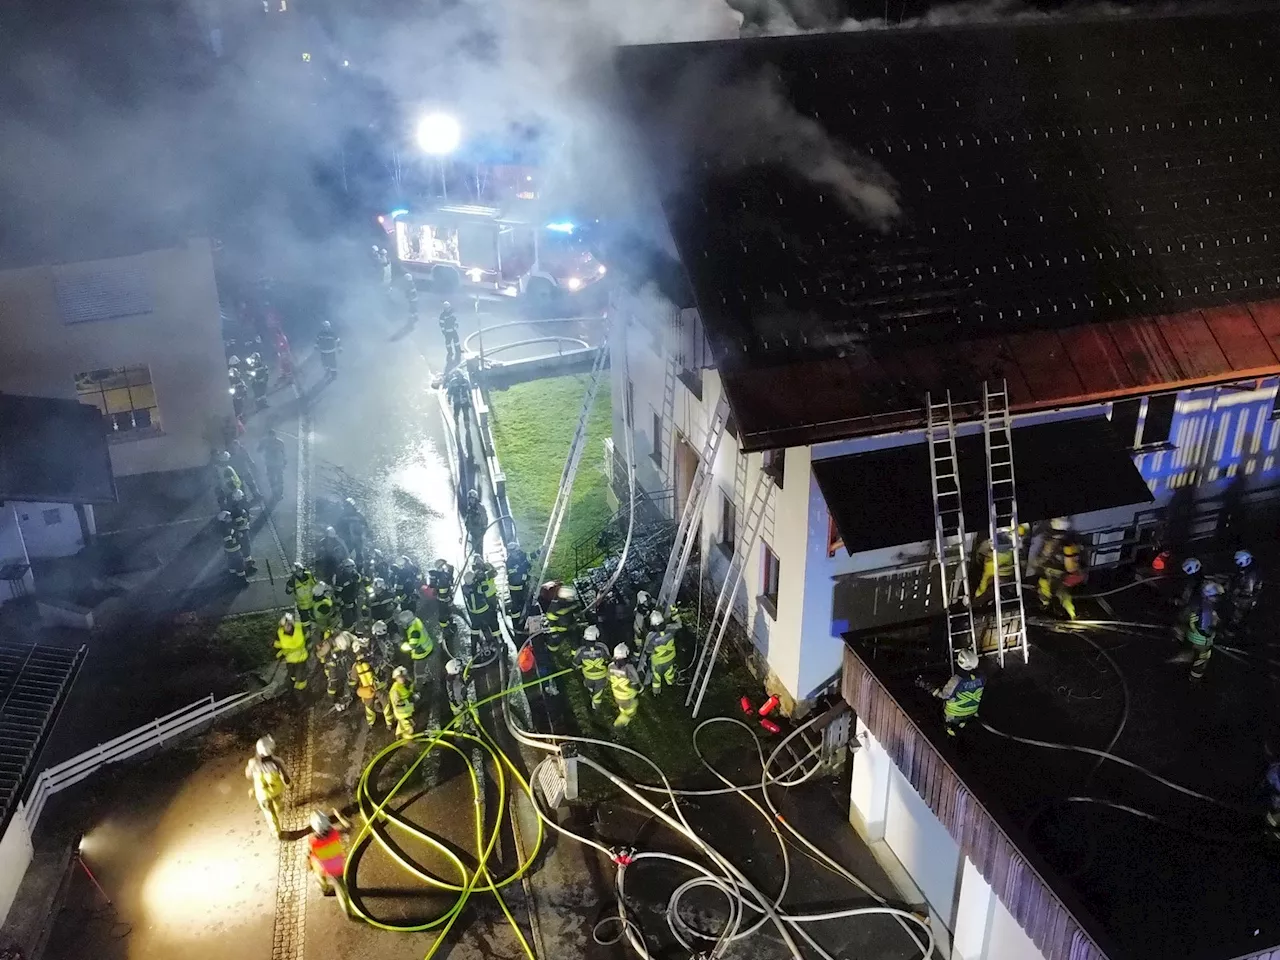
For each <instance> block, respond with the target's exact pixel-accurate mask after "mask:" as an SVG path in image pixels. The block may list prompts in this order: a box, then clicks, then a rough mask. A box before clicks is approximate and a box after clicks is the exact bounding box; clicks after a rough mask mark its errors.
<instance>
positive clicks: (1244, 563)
mask: <svg viewBox="0 0 1280 960" xmlns="http://www.w3.org/2000/svg"><path fill="white" fill-rule="evenodd" d="M1232 559H1233V560H1234V561H1235V565H1236V570H1235V573H1233V574H1232V575H1231V579H1230V581H1229V582H1228V583H1227V595H1226V601H1227V602H1226V610H1225V611H1224V616H1223V618H1222V619H1223V626H1224V628H1226V629H1228V630H1230V631H1232V632H1233V633H1240V632H1243V631H1244V626H1245V621H1246V620H1247V619H1248V617H1249V614H1250V613H1252V612H1253V608H1254V607H1255V606H1256V605H1257V603H1258V595H1259V594H1260V593H1261V592H1262V575H1261V574H1260V573H1259V571H1258V565H1257V564H1256V563H1254V560H1253V554H1252V553H1250V552H1249V551H1248V550H1237V551H1236V554H1235V556H1234V557H1233V558H1232Z"/></svg>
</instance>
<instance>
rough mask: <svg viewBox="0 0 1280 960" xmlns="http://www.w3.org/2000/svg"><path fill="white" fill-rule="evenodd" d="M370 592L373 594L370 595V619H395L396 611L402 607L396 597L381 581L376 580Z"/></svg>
mask: <svg viewBox="0 0 1280 960" xmlns="http://www.w3.org/2000/svg"><path fill="white" fill-rule="evenodd" d="M370 590H371V591H372V592H371V593H369V619H370V620H384V621H390V620H391V619H392V618H393V617H395V615H396V610H397V608H398V607H399V606H400V605H399V603H397V602H396V595H395V594H394V593H393V592H392V591H391V588H390V587H389V586H387V584H386V583H385V582H383V581H382V580H381V579H378V580H375V581H374V582H373V584H372V586H371V587H370Z"/></svg>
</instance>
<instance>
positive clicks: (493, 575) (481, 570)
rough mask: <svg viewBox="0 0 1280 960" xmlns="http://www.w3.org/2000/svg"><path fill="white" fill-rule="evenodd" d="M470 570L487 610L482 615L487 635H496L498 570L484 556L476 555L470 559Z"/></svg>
mask: <svg viewBox="0 0 1280 960" xmlns="http://www.w3.org/2000/svg"><path fill="white" fill-rule="evenodd" d="M471 569H472V572H474V573H475V583H476V589H477V590H479V591H480V593H481V595H482V596H483V597H484V601H485V603H486V604H487V605H488V610H487V611H486V613H485V615H484V618H483V619H484V627H485V630H487V631H488V634H489V636H491V637H496V636H497V635H498V606H499V601H498V570H497V568H496V567H495V566H494V565H493V564H492V563H490V562H489V561H488V560H486V559H484V557H479V556H478V557H476V558H475V559H474V560H472V561H471Z"/></svg>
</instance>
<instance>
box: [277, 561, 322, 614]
mask: <svg viewBox="0 0 1280 960" xmlns="http://www.w3.org/2000/svg"><path fill="white" fill-rule="evenodd" d="M315 588H316V578H315V574H313V573H312V572H311V571H310V570H303V571H302V573H295V574H293V575H292V576H290V577H289V580H288V581H287V582H286V583H285V585H284V592H285V593H288V594H292V595H293V602H294V603H295V604H297V605H298V609H299V610H310V609H311V607H312V604H313V603H314V602H315V601H314V600H313V599H312V592H313V591H314V590H315Z"/></svg>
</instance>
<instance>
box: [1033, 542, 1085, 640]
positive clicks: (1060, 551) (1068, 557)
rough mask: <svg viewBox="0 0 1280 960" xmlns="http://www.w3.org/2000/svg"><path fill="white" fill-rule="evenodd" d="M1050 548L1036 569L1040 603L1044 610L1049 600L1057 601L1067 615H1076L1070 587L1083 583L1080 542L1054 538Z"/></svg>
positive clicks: (1048, 604) (1071, 616) (1051, 602)
mask: <svg viewBox="0 0 1280 960" xmlns="http://www.w3.org/2000/svg"><path fill="white" fill-rule="evenodd" d="M1050 544H1052V549H1051V551H1047V552H1046V556H1045V559H1044V564H1043V566H1042V567H1041V568H1040V581H1039V584H1038V587H1039V592H1040V606H1041V607H1042V608H1044V609H1046V610H1047V609H1048V608H1049V607H1050V606H1052V604H1053V601H1055V600H1056V601H1057V602H1058V603H1059V604H1060V605H1061V607H1062V609H1063V611H1064V612H1065V613H1066V615H1067V618H1068V619H1070V620H1074V619H1075V618H1076V603H1075V600H1074V599H1073V598H1072V596H1071V590H1072V588H1074V587H1076V586H1078V585H1079V584H1081V583H1083V582H1084V551H1083V550H1081V548H1080V544H1078V543H1076V542H1075V541H1073V540H1068V539H1066V538H1062V539H1058V538H1054V539H1053V540H1051V541H1050V542H1049V543H1048V544H1046V547H1049V546H1050Z"/></svg>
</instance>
